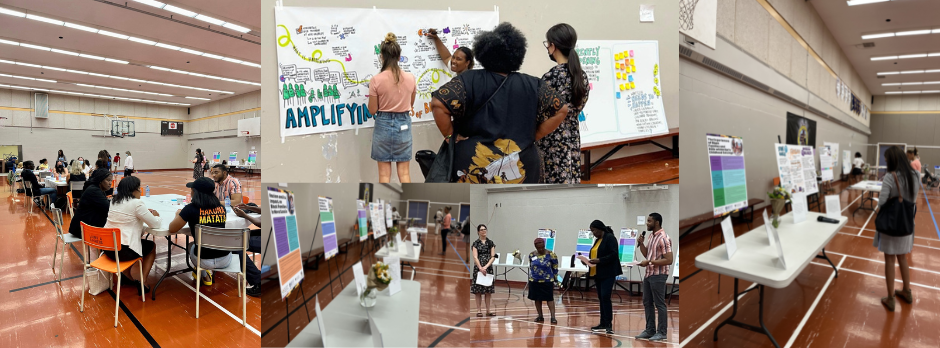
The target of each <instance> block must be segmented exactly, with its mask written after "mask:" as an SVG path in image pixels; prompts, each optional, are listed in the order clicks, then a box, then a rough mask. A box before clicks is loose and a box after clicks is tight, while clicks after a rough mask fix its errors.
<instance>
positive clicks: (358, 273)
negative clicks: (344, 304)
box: [352, 261, 367, 296]
mask: <svg viewBox="0 0 940 348" xmlns="http://www.w3.org/2000/svg"><path fill="white" fill-rule="evenodd" d="M352 271H353V277H355V279H356V295H359V296H362V292H363V291H366V287H367V285H366V275H365V274H364V273H362V261H359V262H356V264H355V265H353V266H352Z"/></svg>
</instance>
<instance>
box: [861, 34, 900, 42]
mask: <svg viewBox="0 0 940 348" xmlns="http://www.w3.org/2000/svg"><path fill="white" fill-rule="evenodd" d="M892 36H894V33H881V34H868V35H862V40H868V39H880V38H883V37H892Z"/></svg>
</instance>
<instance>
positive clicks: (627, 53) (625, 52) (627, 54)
mask: <svg viewBox="0 0 940 348" xmlns="http://www.w3.org/2000/svg"><path fill="white" fill-rule="evenodd" d="M620 55H621V56H623V57H624V58H626V57H629V56H630V51H623V53H621V54H620Z"/></svg>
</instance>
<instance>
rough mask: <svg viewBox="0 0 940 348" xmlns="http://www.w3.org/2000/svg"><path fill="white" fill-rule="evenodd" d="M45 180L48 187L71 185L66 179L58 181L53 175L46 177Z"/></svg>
mask: <svg viewBox="0 0 940 348" xmlns="http://www.w3.org/2000/svg"><path fill="white" fill-rule="evenodd" d="M43 181H44V182H45V185H46V187H63V186H68V185H69V183H68V182H66V181H65V179H62V180H61V181H58V180H56V179H55V177H52V176H47V177H46V179H45V180H43Z"/></svg>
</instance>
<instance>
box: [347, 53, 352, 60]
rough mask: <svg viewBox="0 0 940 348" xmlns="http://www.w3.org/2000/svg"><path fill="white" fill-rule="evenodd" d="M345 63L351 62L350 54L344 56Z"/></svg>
mask: <svg viewBox="0 0 940 348" xmlns="http://www.w3.org/2000/svg"><path fill="white" fill-rule="evenodd" d="M346 61H347V62H351V61H352V53H349V54H347V55H346Z"/></svg>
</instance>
